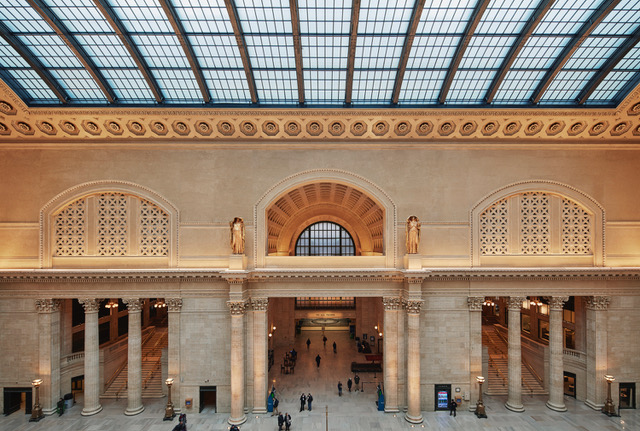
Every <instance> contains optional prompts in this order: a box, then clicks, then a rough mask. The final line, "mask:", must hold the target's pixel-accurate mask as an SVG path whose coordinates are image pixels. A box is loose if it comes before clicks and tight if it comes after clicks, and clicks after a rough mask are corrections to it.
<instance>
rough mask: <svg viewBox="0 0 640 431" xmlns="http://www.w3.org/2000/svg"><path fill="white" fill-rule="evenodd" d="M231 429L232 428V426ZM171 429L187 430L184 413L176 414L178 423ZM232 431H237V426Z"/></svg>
mask: <svg viewBox="0 0 640 431" xmlns="http://www.w3.org/2000/svg"><path fill="white" fill-rule="evenodd" d="M231 429H232V430H233V428H231ZM173 431H187V415H186V414H185V413H182V414H180V416H178V425H176V426H175V427H173ZM233 431H237V428H236V430H233Z"/></svg>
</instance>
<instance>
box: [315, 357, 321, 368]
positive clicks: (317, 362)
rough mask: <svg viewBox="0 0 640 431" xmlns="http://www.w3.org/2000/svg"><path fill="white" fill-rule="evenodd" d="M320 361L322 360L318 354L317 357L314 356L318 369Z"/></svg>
mask: <svg viewBox="0 0 640 431" xmlns="http://www.w3.org/2000/svg"><path fill="white" fill-rule="evenodd" d="M320 359H322V358H321V357H320V354H318V356H316V364H318V368H320Z"/></svg>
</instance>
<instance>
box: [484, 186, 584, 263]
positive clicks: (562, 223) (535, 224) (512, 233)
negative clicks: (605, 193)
mask: <svg viewBox="0 0 640 431" xmlns="http://www.w3.org/2000/svg"><path fill="white" fill-rule="evenodd" d="M516 214H517V215H518V216H517V217H516V216H514V215H516ZM478 223H479V252H480V255H481V256H496V255H591V254H593V244H594V238H593V236H594V225H593V224H594V215H593V214H592V213H591V212H589V211H588V210H587V209H586V208H585V207H583V206H581V205H580V204H579V203H577V202H575V201H573V200H571V199H568V198H565V197H563V196H560V195H556V194H553V193H548V192H525V193H520V194H517V195H513V196H510V197H508V198H504V199H501V200H500V201H498V202H495V203H494V204H492V205H491V206H489V207H488V208H487V209H486V210H484V211H483V212H482V213H481V214H480V216H479V220H478Z"/></svg>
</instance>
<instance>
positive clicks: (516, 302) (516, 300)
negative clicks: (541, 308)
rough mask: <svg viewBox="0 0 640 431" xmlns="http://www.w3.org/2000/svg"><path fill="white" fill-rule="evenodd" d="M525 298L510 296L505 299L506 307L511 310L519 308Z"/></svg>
mask: <svg viewBox="0 0 640 431" xmlns="http://www.w3.org/2000/svg"><path fill="white" fill-rule="evenodd" d="M525 299H526V298H525V297H524V296H510V297H509V299H507V308H508V309H509V310H513V311H516V310H520V309H521V308H522V303H523V302H524V300H525Z"/></svg>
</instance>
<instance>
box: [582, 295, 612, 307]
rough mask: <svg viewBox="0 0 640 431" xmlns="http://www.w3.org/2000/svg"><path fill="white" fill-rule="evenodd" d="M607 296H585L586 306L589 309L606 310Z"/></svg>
mask: <svg viewBox="0 0 640 431" xmlns="http://www.w3.org/2000/svg"><path fill="white" fill-rule="evenodd" d="M609 301H610V298H609V297H608V296H587V308H588V309H590V310H606V309H607V307H608V306H609Z"/></svg>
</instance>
